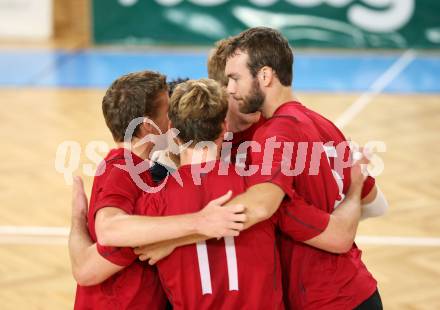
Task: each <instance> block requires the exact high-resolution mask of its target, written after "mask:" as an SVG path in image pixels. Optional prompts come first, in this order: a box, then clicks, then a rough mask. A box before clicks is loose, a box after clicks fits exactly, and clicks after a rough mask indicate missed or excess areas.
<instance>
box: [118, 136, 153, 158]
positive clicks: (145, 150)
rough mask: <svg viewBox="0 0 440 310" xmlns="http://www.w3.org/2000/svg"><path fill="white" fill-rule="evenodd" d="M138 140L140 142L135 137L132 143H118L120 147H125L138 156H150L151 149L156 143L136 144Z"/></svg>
mask: <svg viewBox="0 0 440 310" xmlns="http://www.w3.org/2000/svg"><path fill="white" fill-rule="evenodd" d="M138 142H139V139H138V138H133V140H132V141H131V143H127V142H118V143H116V145H117V147H119V148H125V149H128V150H130V151H131V152H132V153H133V154H135V155H136V156H138V157H140V158H142V159H147V158H150V153H151V150H152V149H153V146H154V144H153V143H151V142H146V143H143V144H142V143H140V145H136V144H137V143H138Z"/></svg>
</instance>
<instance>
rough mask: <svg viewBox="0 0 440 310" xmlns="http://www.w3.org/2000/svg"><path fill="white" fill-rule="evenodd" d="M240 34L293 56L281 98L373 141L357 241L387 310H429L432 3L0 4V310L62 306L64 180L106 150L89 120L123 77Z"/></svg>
mask: <svg viewBox="0 0 440 310" xmlns="http://www.w3.org/2000/svg"><path fill="white" fill-rule="evenodd" d="M254 26H268V27H273V28H276V29H279V30H280V31H281V32H282V33H283V34H284V35H285V36H286V37H287V38H288V39H289V41H290V43H291V45H292V46H293V48H294V55H295V64H294V82H293V87H294V90H295V93H296V95H297V96H298V98H299V99H300V101H302V102H303V104H305V105H306V106H308V107H310V108H312V109H314V110H316V111H318V112H320V113H322V114H323V115H325V116H326V117H327V118H329V119H331V120H332V121H334V122H335V123H336V124H337V125H338V126H339V127H340V128H341V129H342V130H343V131H344V133H345V134H346V136H347V137H350V138H351V139H352V140H354V141H356V142H358V143H359V144H365V143H369V142H371V141H381V142H383V145H385V147H382V148H380V149H378V150H377V151H378V152H379V153H378V154H379V157H380V159H381V160H382V161H383V163H384V166H383V167H384V169H383V171H382V172H381V173H380V174H379V175H378V176H377V182H378V184H379V185H380V187H381V189H382V191H383V192H384V193H385V195H386V197H387V198H388V200H389V203H390V210H389V212H388V213H387V214H386V215H385V216H384V217H382V218H378V219H369V220H367V221H364V222H362V223H361V224H360V227H359V233H358V235H359V236H358V239H357V242H358V245H359V247H361V248H362V249H363V251H364V252H363V258H364V262H365V263H366V265H367V266H368V268H369V270H370V271H371V272H372V273H373V275H374V276H375V277H376V279H377V280H378V282H379V289H380V292H381V294H382V298H383V302H384V305H385V308H386V309H440V290H439V287H440V263H439V262H440V219H439V214H440V212H439V201H440V181H439V180H440V178H439V177H440V173H439V172H440V168H438V164H437V160H438V156H439V153H440V152H439V151H440V146H439V142H440V141H439V131H440V130H439V129H440V74H439V72H440V53H439V47H440V2H438V1H435V0H417V1H416V0H76V1H67V0H0V104H1V105H0V107H1V108H2V111H1V112H0V134H1V138H2V139H1V146H2V148H1V152H0V175H1V178H0V299H1V300H2V306H1V308H2V309H70V308H72V307H73V300H74V293H75V286H76V284H75V282H74V279H73V277H72V276H71V274H70V264H69V259H68V252H67V243H66V242H67V234H68V230H69V223H70V210H71V206H70V195H71V180H72V175H81V176H83V178H84V179H85V183H86V189H87V192H88V193H90V189H91V184H92V181H93V172H94V170H95V169H96V164H97V162H99V160H100V158H102V157H103V156H104V155H105V153H106V150H108V148H111V147H112V139H111V135H110V133H109V132H108V130H107V128H106V126H105V123H104V119H103V117H102V112H101V100H102V96H103V94H104V92H105V89H106V88H107V87H108V86H109V85H110V83H111V82H112V81H113V80H114V79H116V78H117V77H119V76H120V75H122V74H125V73H128V72H133V71H140V70H146V69H148V70H157V71H160V72H162V73H164V74H166V75H167V76H168V78H169V79H174V78H177V77H189V78H201V77H205V76H206V75H207V70H206V61H207V55H208V52H209V50H210V48H212V46H213V43H214V42H215V41H217V40H219V39H222V38H224V37H227V36H230V35H234V34H237V33H239V32H240V31H242V30H244V29H246V28H249V27H254Z"/></svg>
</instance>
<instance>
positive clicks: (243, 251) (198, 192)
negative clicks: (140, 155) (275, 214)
mask: <svg viewBox="0 0 440 310" xmlns="http://www.w3.org/2000/svg"><path fill="white" fill-rule="evenodd" d="M221 163H223V162H220V161H216V162H210V163H208V164H214V168H213V169H212V171H210V172H208V173H206V174H202V175H201V177H200V184H199V185H197V184H195V183H197V180H198V178H197V176H198V175H199V173H198V172H197V166H191V165H187V166H183V167H181V168H180V169H179V170H178V173H179V175H180V177H181V179H182V181H183V187H181V186H180V185H179V184H178V182H177V181H176V180H175V179H173V178H170V179H169V180H168V183H167V185H166V187H165V190H164V191H162V192H160V193H158V194H156V195H152V196H150V197H151V198H150V199H149V203H147V204H148V207H146V208H147V210H146V213H147V214H149V215H176V214H184V213H190V212H196V211H199V210H201V209H202V208H203V207H204V206H205V205H206V204H207V203H208V202H209V201H210V200H212V199H215V198H217V197H219V196H221V195H223V194H225V193H226V192H227V191H228V190H232V191H233V194H234V195H238V194H240V193H242V192H244V191H245V189H246V181H245V179H244V178H243V177H241V176H239V175H238V174H237V173H236V172H235V170H234V167H233V166H232V165H228V164H226V165H227V166H226V167H229V170H228V173H227V174H226V175H220V173H219V168H220V165H221ZM223 164H225V163H223ZM193 175H195V176H196V177H195V178H193ZM278 260H279V257H278V253H277V250H276V247H275V234H274V226H273V223H272V222H271V221H264V222H262V223H259V224H257V225H254V226H253V227H251V228H250V229H248V230H246V231H243V232H241V233H240V236H238V237H235V238H234V237H227V238H222V239H220V240H215V239H211V240H208V241H206V242H205V241H204V242H199V243H198V244H193V245H188V246H184V247H180V248H177V249H176V250H174V252H173V253H172V254H171V255H170V256H168V257H167V258H165V259H163V260H162V261H160V262H159V263H158V269H159V275H160V278H161V281H162V284H163V286H164V289H165V291H166V293H167V295H168V298H169V300H170V301H171V303H172V304H173V307H174V309H282V308H283V305H282V289H281V274H280V268H279V262H278Z"/></svg>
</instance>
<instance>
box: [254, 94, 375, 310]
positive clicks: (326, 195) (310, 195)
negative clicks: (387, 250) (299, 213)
mask: <svg viewBox="0 0 440 310" xmlns="http://www.w3.org/2000/svg"><path fill="white" fill-rule="evenodd" d="M268 139H269V140H268ZM254 140H256V141H257V142H258V143H260V145H261V146H262V150H264V146H265V144H266V142H267V141H272V145H273V146H274V147H275V148H274V150H273V161H271V160H270V158H269V160H267V158H265V156H264V152H260V153H255V152H254V153H252V164H257V165H260V167H261V169H262V170H261V171H259V173H258V174H257V175H256V176H255V178H253V182H255V183H254V184H256V183H262V182H272V183H274V184H277V185H278V186H280V187H281V188H282V189H283V190H284V192H285V193H286V195H287V196H289V197H290V198H291V199H297V198H298V195H299V196H301V197H302V198H303V199H304V200H303V201H302V202H301V203H300V204H299V207H300V208H301V209H302V210H303V212H304V216H305V218H307V213H308V212H315V211H316V210H315V209H314V208H311V207H310V205H313V206H315V207H318V208H321V209H322V210H323V211H324V212H326V213H331V212H332V211H333V210H334V207H335V206H337V205H338V203H339V202H340V201H342V200H343V198H344V195H345V194H346V193H347V191H348V188H349V186H350V168H349V167H346V168H343V169H341V167H344V166H343V164H341V163H342V162H343V161H344V160H347V159H348V156H349V148H348V145H347V144H340V143H341V142H342V143H344V142H345V141H346V139H345V137H344V136H343V134H342V133H341V132H340V131H339V130H338V128H337V127H336V126H335V125H334V124H333V123H331V122H330V121H329V120H327V119H325V118H324V117H322V116H321V115H319V114H317V113H315V112H313V111H311V110H309V109H307V108H306V107H304V106H303V105H301V104H300V103H299V102H288V103H286V104H283V105H282V106H280V107H279V108H278V109H277V110H276V111H275V113H274V115H273V117H272V118H270V119H268V120H267V121H266V123H265V124H264V125H263V126H261V127H260V128H259V129H258V130H257V131H256V133H255V134H254ZM277 142H281V144H280V145H278V146H277V145H276V143H277ZM289 143H290V151H289V147H286V145H287V144H289ZM339 146H341V147H339ZM286 149H287V151H286ZM283 152H284V153H285V154H284V156H285V157H284V158H283ZM269 153H270V152H269ZM267 154H268V152H267V150H266V157H267ZM289 155H291V156H290V157H289ZM286 163H287V164H288V165H287V166H286ZM373 186H374V179H373V178H367V180H366V181H365V183H364V188H363V196H365V195H366V194H368V192H369V191H370V190H371V189H372V187H373ZM285 204H287V202H285ZM294 208H295V201H293V205H289V208H285V205H284V206H282V207H281V208H280V210H279V211H280V212H279V214H278V215H279V223H280V225H281V226H282V230H283V231H286V230H289V225H297V224H298V222H302V220H301V219H298V218H296V217H295V216H292V214H290V212H289V210H293V209H294ZM312 217H313V216H312ZM319 223H321V224H323V223H324V222H322V221H318V223H317V224H318V225H317V227H314V225H313V223H312V224H311V225H310V223H307V222H305V223H304V222H303V223H301V225H302V226H310V227H311V230H310V231H311V232H313V231H315V235H318V234H319V233H321V232H322V231H323V229H325V227H326V224H325V225H321V227H319ZM301 225H300V226H301ZM313 236H314V235H313V233H312V234H310V235H309V236H307V238H305V236H303V237H302V238H299V240H301V239H303V240H307V239H309V238H310V237H313ZM297 240H298V239H297ZM301 241H302V240H301ZM280 245H281V248H280V252H281V260H282V269H283V275H286V276H285V277H283V284H284V289H285V291H284V295H285V299H286V305H287V306H288V307H289V308H290V309H352V308H355V307H356V306H358V305H359V304H361V303H362V302H363V301H365V300H366V299H368V298H369V297H370V296H371V295H372V294H373V293H374V291H375V290H376V286H377V283H376V280H375V279H374V278H373V277H372V275H371V274H370V273H369V272H368V270H367V269H366V267H365V265H364V264H363V263H362V261H361V251H360V250H359V249H358V248H357V247H356V245H355V244H353V247H352V249H351V250H350V251H349V252H348V253H345V254H340V255H337V254H332V253H329V252H325V251H322V250H319V249H317V248H313V247H310V246H308V245H306V244H304V243H301V242H297V241H293V240H292V239H290V238H286V237H282V238H281V241H280Z"/></svg>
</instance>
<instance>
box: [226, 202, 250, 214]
mask: <svg viewBox="0 0 440 310" xmlns="http://www.w3.org/2000/svg"><path fill="white" fill-rule="evenodd" d="M228 208H229V209H230V210H231V211H232V212H234V213H242V212H244V211H245V209H246V208H245V206H244V205H241V204H238V205H232V206H228Z"/></svg>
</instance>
